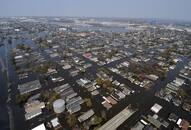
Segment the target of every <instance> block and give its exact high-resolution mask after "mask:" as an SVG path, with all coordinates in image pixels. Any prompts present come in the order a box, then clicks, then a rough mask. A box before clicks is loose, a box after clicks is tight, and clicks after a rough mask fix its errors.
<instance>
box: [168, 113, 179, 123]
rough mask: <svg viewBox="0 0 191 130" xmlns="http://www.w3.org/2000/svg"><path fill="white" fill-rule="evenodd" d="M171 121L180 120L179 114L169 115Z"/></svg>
mask: <svg viewBox="0 0 191 130" xmlns="http://www.w3.org/2000/svg"><path fill="white" fill-rule="evenodd" d="M168 120H169V121H172V122H176V121H177V120H178V116H177V115H176V114H175V113H171V114H170V115H169V117H168Z"/></svg>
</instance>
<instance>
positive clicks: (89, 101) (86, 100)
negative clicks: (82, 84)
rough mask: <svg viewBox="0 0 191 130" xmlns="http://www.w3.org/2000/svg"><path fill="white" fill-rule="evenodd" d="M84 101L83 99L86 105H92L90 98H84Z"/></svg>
mask: <svg viewBox="0 0 191 130" xmlns="http://www.w3.org/2000/svg"><path fill="white" fill-rule="evenodd" d="M84 101H85V103H86V106H87V107H92V101H91V99H90V98H85V99H84Z"/></svg>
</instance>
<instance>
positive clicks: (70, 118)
mask: <svg viewBox="0 0 191 130" xmlns="http://www.w3.org/2000/svg"><path fill="white" fill-rule="evenodd" d="M66 122H67V124H68V125H69V127H70V128H73V127H75V125H76V124H77V118H76V115H75V114H70V115H68V116H67V120H66Z"/></svg>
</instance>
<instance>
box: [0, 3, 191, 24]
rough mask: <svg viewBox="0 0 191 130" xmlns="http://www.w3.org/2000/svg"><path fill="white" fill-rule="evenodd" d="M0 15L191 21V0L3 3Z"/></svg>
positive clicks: (0, 6)
mask: <svg viewBox="0 0 191 130" xmlns="http://www.w3.org/2000/svg"><path fill="white" fill-rule="evenodd" d="M0 16H91V17H105V16H106V17H127V18H128V17H129V18H163V19H179V20H189V21H191V0H0Z"/></svg>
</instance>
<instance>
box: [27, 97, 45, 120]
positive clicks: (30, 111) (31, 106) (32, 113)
mask: <svg viewBox="0 0 191 130" xmlns="http://www.w3.org/2000/svg"><path fill="white" fill-rule="evenodd" d="M44 107H45V104H44V102H40V101H38V100H34V101H31V102H27V103H26V104H25V106H24V108H25V112H26V113H25V119H26V120H29V119H32V118H34V117H36V116H38V115H40V114H41V113H42V109H43V108H44Z"/></svg>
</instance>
